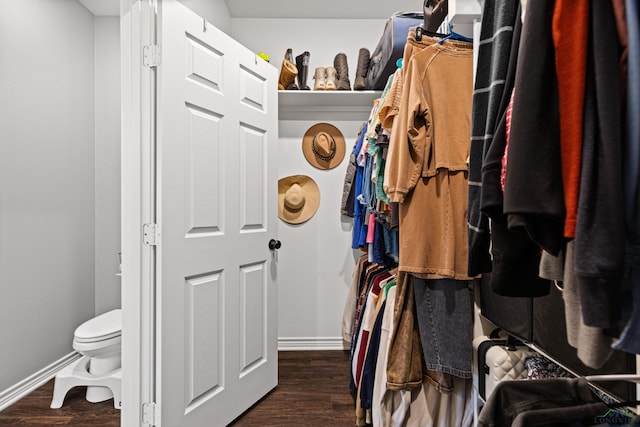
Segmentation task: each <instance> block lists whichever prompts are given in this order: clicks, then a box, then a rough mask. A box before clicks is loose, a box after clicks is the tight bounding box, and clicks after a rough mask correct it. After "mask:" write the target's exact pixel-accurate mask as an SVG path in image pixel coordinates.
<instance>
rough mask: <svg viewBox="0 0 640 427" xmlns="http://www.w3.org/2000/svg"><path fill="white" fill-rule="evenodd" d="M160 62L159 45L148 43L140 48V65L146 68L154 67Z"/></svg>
mask: <svg viewBox="0 0 640 427" xmlns="http://www.w3.org/2000/svg"><path fill="white" fill-rule="evenodd" d="M161 62H162V55H161V53H160V45H157V44H148V45H145V46H144V47H143V48H142V65H144V66H145V67H147V68H155V67H157V66H158V65H160V63H161Z"/></svg>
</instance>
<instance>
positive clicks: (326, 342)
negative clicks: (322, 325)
mask: <svg viewBox="0 0 640 427" xmlns="http://www.w3.org/2000/svg"><path fill="white" fill-rule="evenodd" d="M348 349H349V347H348V346H347V347H345V344H344V341H343V340H342V337H280V338H278V350H348Z"/></svg>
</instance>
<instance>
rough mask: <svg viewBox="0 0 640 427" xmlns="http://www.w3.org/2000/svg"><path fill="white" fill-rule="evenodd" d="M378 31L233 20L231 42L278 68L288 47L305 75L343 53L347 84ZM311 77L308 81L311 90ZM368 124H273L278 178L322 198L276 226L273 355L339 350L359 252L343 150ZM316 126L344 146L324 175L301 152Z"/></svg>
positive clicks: (339, 120) (333, 23) (339, 22)
mask: <svg viewBox="0 0 640 427" xmlns="http://www.w3.org/2000/svg"><path fill="white" fill-rule="evenodd" d="M384 24H385V20H351V19H349V20H345V19H335V20H328V19H318V20H313V19H295V20H294V19H232V34H231V35H232V37H234V38H235V39H237V40H238V41H240V42H241V43H242V44H244V45H245V46H247V47H248V48H249V49H251V50H253V51H254V52H259V51H262V52H266V53H268V54H269V55H270V56H271V61H270V62H271V63H272V64H273V65H275V66H276V67H278V68H279V67H280V64H281V62H282V57H283V55H284V52H285V51H286V49H287V48H288V47H290V48H292V49H293V52H294V55H298V54H300V53H301V52H303V51H305V50H308V51H309V52H310V54H311V56H310V67H311V69H312V70H313V69H315V67H319V66H333V58H334V57H335V55H336V54H337V53H339V52H344V53H345V54H346V55H347V59H348V61H349V77H350V80H351V84H352V85H353V80H354V78H355V70H356V63H357V55H358V51H359V49H360V48H361V47H366V48H367V49H369V50H370V51H373V49H374V48H375V47H376V45H377V43H378V40H379V38H380V36H381V34H382V31H383V29H384ZM312 74H313V71H310V73H309V80H308V81H307V84H309V86H311V87H313V80H312V79H311V76H312ZM367 118H368V114H367V113H365V114H363V115H362V119H361V120H356V121H345V119H344V118H343V117H341V116H340V115H339V114H336V115H335V116H333V115H332V116H331V117H330V119H328V118H323V119H322V120H320V119H319V118H314V117H309V118H308V119H307V118H305V119H303V120H280V124H279V133H280V135H279V136H280V138H279V146H278V154H279V164H278V177H279V178H281V177H284V176H288V175H294V174H306V175H309V176H311V177H312V178H313V179H314V180H315V181H316V182H317V183H318V186H319V187H320V192H321V195H320V197H321V201H320V208H319V209H318V212H317V213H316V215H315V216H314V217H313V218H312V219H311V220H309V221H308V222H307V223H304V224H301V225H290V224H286V223H284V222H282V221H279V222H278V238H279V239H280V240H281V241H282V248H281V249H280V250H279V251H278V287H279V288H278V294H279V298H278V303H279V305H278V336H279V341H280V348H300V349H302V348H342V338H341V331H340V322H341V320H342V312H343V310H344V304H345V298H346V293H347V290H348V288H349V283H350V280H351V273H352V271H353V266H354V264H355V259H356V256H357V255H356V253H358V254H359V252H358V251H356V252H354V251H353V250H352V249H351V230H352V221H351V219H350V218H347V217H342V216H341V215H340V201H341V197H342V186H343V182H344V174H345V171H346V167H347V162H348V157H349V151H350V150H351V149H353V144H354V142H355V139H356V136H357V133H358V131H359V130H360V126H361V124H362V122H363V121H365V120H366V119H367ZM318 121H329V122H330V123H332V124H333V125H335V126H336V127H338V129H340V130H341V132H342V134H343V135H344V137H345V141H346V145H347V154H346V155H345V159H344V160H343V162H342V163H341V164H340V166H338V167H337V168H335V169H332V170H329V171H321V170H318V169H316V168H314V167H313V166H311V165H310V164H309V163H308V162H307V161H306V159H305V158H304V155H303V154H302V150H301V142H302V136H303V135H304V133H305V132H306V130H307V129H308V128H309V127H311V126H312V125H313V124H315V123H316V122H318Z"/></svg>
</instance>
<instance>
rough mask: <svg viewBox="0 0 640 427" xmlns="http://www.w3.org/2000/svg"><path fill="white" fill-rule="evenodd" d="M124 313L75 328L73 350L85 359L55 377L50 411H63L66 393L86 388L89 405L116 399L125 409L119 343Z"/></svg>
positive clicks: (114, 312) (100, 316)
mask: <svg viewBox="0 0 640 427" xmlns="http://www.w3.org/2000/svg"><path fill="white" fill-rule="evenodd" d="M121 335H122V310H120V309H117V310H112V311H109V312H107V313H104V314H101V315H99V316H97V317H94V318H93V319H89V320H87V321H86V322H84V323H83V324H82V325H80V326H78V327H77V328H76V331H75V333H74V336H73V349H74V350H76V351H77V352H78V353H80V354H82V357H81V358H80V359H78V360H76V361H75V362H73V363H71V364H70V365H68V366H66V367H65V368H63V369H62V370H61V371H60V372H58V373H57V374H56V380H55V385H54V388H53V400H52V401H51V408H60V407H62V403H63V402H64V398H65V396H66V395H67V392H68V391H69V390H71V389H72V388H73V387H76V386H87V395H86V396H87V400H88V401H89V402H93V403H95V402H103V401H105V400H108V399H111V398H112V397H113V406H115V407H116V408H118V409H119V408H120V407H121V406H122V402H121V400H120V398H121V390H120V387H121V386H120V384H121V382H122V370H121V368H120V366H121V357H120V342H121Z"/></svg>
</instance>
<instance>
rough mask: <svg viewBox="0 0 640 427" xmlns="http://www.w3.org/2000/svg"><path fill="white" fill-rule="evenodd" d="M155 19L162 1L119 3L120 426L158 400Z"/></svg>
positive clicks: (135, 422)
mask: <svg viewBox="0 0 640 427" xmlns="http://www.w3.org/2000/svg"><path fill="white" fill-rule="evenodd" d="M156 16H157V0H120V48H121V99H122V100H121V107H122V112H121V115H122V117H121V119H122V131H121V132H122V134H121V167H122V172H121V191H122V195H121V203H122V209H121V220H122V230H121V239H122V249H121V250H122V314H123V316H122V402H123V405H122V410H121V413H120V424H121V425H122V426H127V427H130V426H142V425H144V422H143V421H147V420H144V418H143V417H145V414H144V412H145V411H143V404H145V403H149V402H155V344H154V339H155V248H154V246H150V245H146V244H145V243H144V241H143V224H146V223H153V222H154V219H155V200H154V192H155V167H154V164H155V99H154V98H155V71H154V70H153V69H152V68H149V67H145V66H143V55H142V52H143V47H144V46H145V45H150V44H154V43H155V40H156ZM146 415H147V416H148V414H146ZM153 418H154V415H152V419H151V421H154V420H153ZM153 424H155V422H153Z"/></svg>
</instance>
